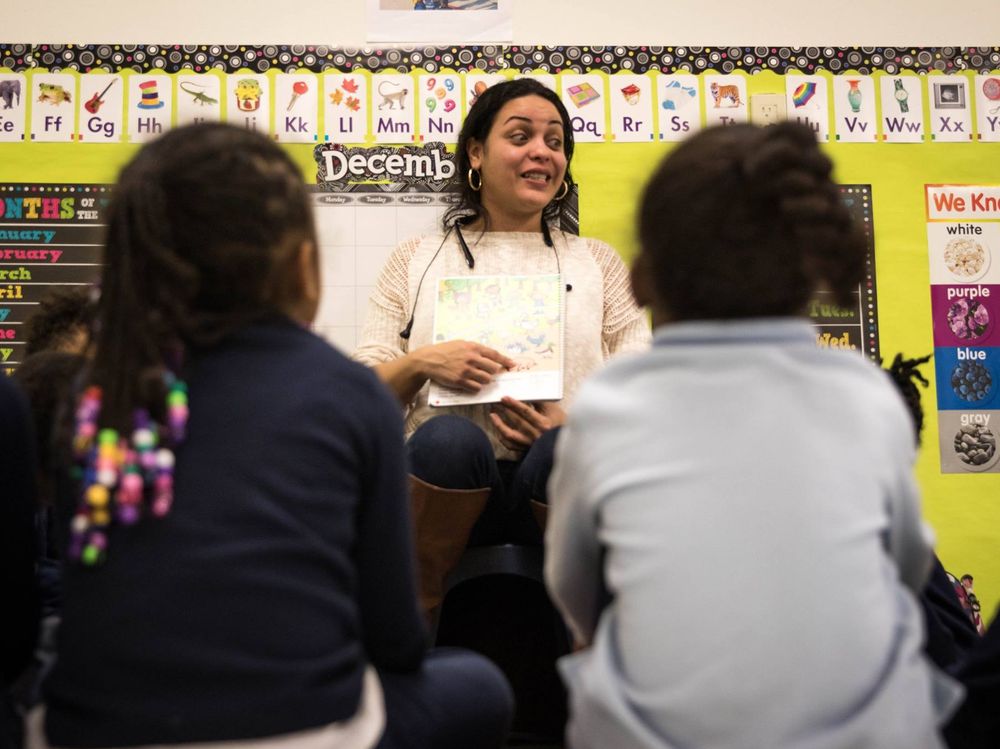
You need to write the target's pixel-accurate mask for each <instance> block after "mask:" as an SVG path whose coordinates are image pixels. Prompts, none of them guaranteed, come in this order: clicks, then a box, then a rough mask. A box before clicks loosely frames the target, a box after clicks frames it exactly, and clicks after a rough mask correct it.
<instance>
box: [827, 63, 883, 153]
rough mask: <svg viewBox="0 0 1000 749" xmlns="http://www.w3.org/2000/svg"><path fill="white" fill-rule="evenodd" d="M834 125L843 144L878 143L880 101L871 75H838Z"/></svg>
mask: <svg viewBox="0 0 1000 749" xmlns="http://www.w3.org/2000/svg"><path fill="white" fill-rule="evenodd" d="M833 122H834V132H835V133H836V135H835V137H836V139H837V140H838V141H840V142H841V143H874V142H876V141H877V140H878V97H877V96H876V95H875V81H874V80H873V79H872V77H871V76H869V75H851V74H846V75H838V76H835V77H834V79H833Z"/></svg>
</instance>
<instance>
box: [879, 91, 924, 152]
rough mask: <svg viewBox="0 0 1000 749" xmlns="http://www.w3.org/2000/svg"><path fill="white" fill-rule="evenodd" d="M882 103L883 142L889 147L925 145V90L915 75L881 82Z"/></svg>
mask: <svg viewBox="0 0 1000 749" xmlns="http://www.w3.org/2000/svg"><path fill="white" fill-rule="evenodd" d="M879 93H880V95H881V100H882V102H881V103H882V140H884V141H885V142H886V143H922V142H923V141H924V90H923V85H922V84H921V79H920V78H918V77H917V76H915V75H884V76H882V77H881V78H880V79H879Z"/></svg>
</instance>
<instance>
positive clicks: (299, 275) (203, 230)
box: [94, 124, 319, 421]
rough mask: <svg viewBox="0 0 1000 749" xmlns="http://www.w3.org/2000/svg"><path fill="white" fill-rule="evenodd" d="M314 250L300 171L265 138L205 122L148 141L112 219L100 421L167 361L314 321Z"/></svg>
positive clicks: (102, 314) (122, 411)
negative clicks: (263, 328)
mask: <svg viewBox="0 0 1000 749" xmlns="http://www.w3.org/2000/svg"><path fill="white" fill-rule="evenodd" d="M315 245H316V242H315V233H314V228H313V221H312V213H311V208H310V203H309V197H308V193H307V189H306V186H305V183H304V180H303V178H302V175H301V173H300V171H299V169H298V168H297V167H296V165H295V164H294V163H293V162H292V160H291V159H290V158H289V157H288V155H287V154H286V153H285V152H284V151H283V150H282V149H281V148H279V147H278V146H277V145H276V144H274V143H273V142H272V141H270V140H268V139H267V138H265V137H263V136H260V135H256V134H253V133H250V132H248V131H246V130H243V129H240V128H236V127H232V126H229V125H224V124H204V125H194V126H190V127H183V128H179V129H177V130H173V131H170V132H168V133H166V134H165V135H164V136H162V137H161V138H158V139H157V140H155V141H153V142H152V143H150V144H148V145H146V146H145V147H144V148H143V149H142V150H141V151H140V152H139V154H138V155H137V156H136V157H135V158H134V159H133V160H132V161H131V162H130V163H129V164H128V165H127V166H126V167H125V168H124V169H123V170H122V172H121V175H120V177H119V179H118V183H117V185H116V187H115V191H114V198H113V200H112V204H111V206H110V211H109V225H108V235H107V242H106V249H105V258H104V261H105V265H104V271H103V275H102V280H101V301H100V310H99V316H98V319H99V324H98V332H97V335H96V353H95V363H94V375H95V376H94V379H95V380H96V381H97V382H98V383H99V384H101V385H102V386H104V388H105V403H104V408H105V409H106V411H105V413H106V415H107V417H108V418H109V419H111V420H112V421H117V420H120V419H121V417H122V416H124V415H126V414H128V413H130V408H131V407H132V406H133V405H134V404H135V403H136V402H138V401H140V400H144V398H142V397H140V396H139V392H140V391H141V390H142V388H140V387H138V384H137V383H138V380H139V379H141V375H142V374H143V371H144V370H146V369H150V368H152V369H154V370H155V369H160V370H162V369H163V366H164V364H165V363H166V364H169V363H170V362H168V361H166V359H165V358H164V357H165V355H167V354H170V355H172V354H173V353H175V352H177V351H180V350H183V349H185V348H188V347H200V346H208V345H211V344H213V343H214V342H215V341H217V340H219V339H220V338H221V337H223V336H225V335H226V334H227V333H229V332H231V331H233V330H235V329H237V328H239V327H241V326H243V325H245V324H247V323H248V322H251V321H253V320H255V319H260V318H262V317H266V316H269V315H273V314H275V313H284V314H287V315H290V316H292V317H296V318H298V319H300V320H303V321H309V320H311V318H312V316H313V315H314V314H315V309H316V304H317V300H318V293H319V284H318V260H317V257H316V246H315ZM137 388H138V389H137Z"/></svg>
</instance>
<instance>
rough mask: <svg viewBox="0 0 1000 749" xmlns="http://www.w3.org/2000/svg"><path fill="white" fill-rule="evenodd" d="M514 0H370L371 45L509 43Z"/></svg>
mask: <svg viewBox="0 0 1000 749" xmlns="http://www.w3.org/2000/svg"><path fill="white" fill-rule="evenodd" d="M510 4H511V0H368V34H367V37H368V41H369V42H456V41H462V42H494V43H496V42H510V41H512V40H513V38H514V32H513V25H512V23H511V11H510Z"/></svg>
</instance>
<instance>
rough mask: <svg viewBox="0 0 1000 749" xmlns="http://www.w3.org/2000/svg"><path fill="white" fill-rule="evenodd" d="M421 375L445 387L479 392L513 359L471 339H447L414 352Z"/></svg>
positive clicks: (512, 361) (513, 363)
mask: <svg viewBox="0 0 1000 749" xmlns="http://www.w3.org/2000/svg"><path fill="white" fill-rule="evenodd" d="M413 356H414V357H417V358H418V359H419V361H420V365H421V369H422V372H423V374H424V376H425V377H426V378H427V379H429V380H431V381H432V382H436V383H437V384H439V385H444V386H445V387H450V388H455V389H456V390H464V391H466V392H468V393H478V392H479V391H480V390H482V389H483V387H484V386H485V385H489V384H490V383H491V382H493V378H494V377H495V376H496V375H498V374H499V373H500V372H504V371H507V370H509V369H513V368H514V366H515V365H516V362H515V361H514V360H513V359H511V358H510V357H507V356H504V355H503V354H501V353H500V352H499V351H496V350H494V349H491V348H490V347H489V346H483V345H481V344H479V343H473V342H472V341H446V342H445V343H437V344H433V345H430V346H424V347H423V348H419V349H417V350H416V351H414V352H413Z"/></svg>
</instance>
